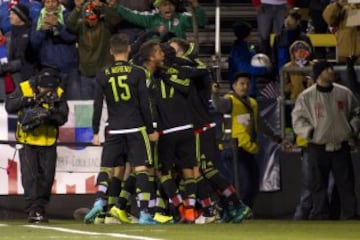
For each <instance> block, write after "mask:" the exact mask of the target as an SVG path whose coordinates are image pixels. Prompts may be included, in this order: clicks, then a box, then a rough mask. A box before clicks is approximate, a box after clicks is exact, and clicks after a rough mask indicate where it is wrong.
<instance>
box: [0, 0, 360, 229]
mask: <svg viewBox="0 0 360 240" xmlns="http://www.w3.org/2000/svg"><path fill="white" fill-rule="evenodd" d="M199 2H200V3H199ZM251 2H252V4H253V6H254V9H255V11H256V13H257V26H256V27H254V28H253V27H252V26H251V25H250V24H249V23H247V22H245V21H236V22H234V24H233V32H234V37H235V41H234V43H233V45H232V49H231V52H230V55H229V58H228V63H229V69H228V71H229V77H228V79H227V80H228V81H229V82H230V88H231V89H230V92H229V93H228V94H226V95H225V96H224V97H222V96H221V97H220V95H219V85H218V83H216V80H215V79H212V77H213V74H212V73H211V66H209V67H208V66H206V64H204V62H203V61H202V60H201V59H200V58H199V56H200V57H201V52H199V46H195V45H194V43H192V42H189V41H187V40H186V32H189V31H192V29H193V24H194V23H196V24H197V25H198V27H199V28H200V29H201V28H203V27H205V26H206V24H207V17H206V15H205V10H204V8H203V7H202V6H201V1H198V0H186V1H185V0H184V1H182V0H144V1H140V0H136V1H135V0H133V1H127V0H106V1H104V0H42V2H40V1H35V0H11V1H5V0H2V1H0V3H1V5H0V79H1V82H0V101H6V104H9V103H12V105H11V106H12V107H11V108H9V109H10V110H11V111H10V110H9V112H18V113H19V116H22V114H23V112H25V109H27V108H33V107H34V108H35V107H37V108H39V107H40V108H42V107H43V108H46V109H49V103H44V102H43V101H41V102H40V101H39V99H42V98H43V97H44V96H41V94H40V92H39V93H38V92H37V87H40V85H41V84H42V83H43V82H42V80H44V79H45V78H43V77H44V76H45V75H46V74H45V75H44V69H46V71H45V72H51V73H54V72H55V73H56V74H55V73H54V74H50V75H49V76H46V77H48V78H56V79H55V80H56V83H57V84H56V88H53V89H58V88H59V89H63V90H64V93H63V94H62V93H61V94H60V93H59V92H57V93H56V94H55V95H57V94H58V95H59V96H60V95H61V96H62V97H61V99H64V100H94V115H93V130H94V138H93V144H94V145H100V142H99V135H98V133H99V122H100V118H101V109H102V102H103V101H104V100H105V101H106V103H107V106H108V113H109V114H108V124H109V125H108V126H107V131H106V133H107V134H106V136H105V144H104V147H103V152H102V157H101V169H100V171H99V173H98V177H97V183H96V186H97V193H96V195H95V201H94V205H93V206H92V208H91V209H90V211H89V212H87V213H86V214H85V215H84V221H85V223H135V222H139V223H140V224H160V223H169V222H182V223H197V224H205V223H212V222H216V221H218V222H226V223H240V222H242V221H243V220H244V219H247V218H251V217H252V210H251V208H252V207H253V205H254V200H255V198H256V195H257V192H258V188H257V185H258V184H259V183H258V180H259V166H257V164H256V161H254V159H253V158H254V155H255V154H256V153H257V152H258V148H259V144H258V142H257V131H258V129H260V125H261V124H260V122H261V121H260V120H261V119H259V118H261V117H260V116H259V113H258V105H257V100H256V98H257V97H258V91H257V85H258V84H257V82H258V79H259V77H261V78H267V79H268V80H269V81H268V82H278V81H280V79H282V78H283V79H282V80H283V81H284V91H285V92H284V95H285V97H286V99H288V100H289V102H291V103H292V104H290V105H287V106H286V108H285V122H286V123H285V127H286V129H287V130H288V129H289V131H292V133H294V134H296V135H297V137H296V141H295V139H281V137H278V136H274V134H270V133H269V134H268V135H270V136H272V137H271V138H272V140H273V141H274V142H276V143H277V144H281V145H282V146H283V147H284V149H289V148H291V147H292V146H291V145H292V144H293V145H297V147H300V148H301V151H302V155H301V156H302V161H301V162H302V175H303V189H302V192H301V197H300V201H299V204H298V206H297V209H296V213H295V216H294V219H304V220H305V219H330V218H334V219H355V218H356V217H357V216H358V215H359V214H360V209H359V210H357V208H356V198H355V193H354V177H353V174H352V165H351V155H350V149H351V147H353V145H354V140H357V138H358V133H359V130H360V105H359V103H358V101H359V100H360V99H358V91H359V90H360V89H359V88H358V83H357V80H356V73H355V74H354V72H355V71H354V65H356V64H358V63H360V58H359V55H360V31H359V25H360V21H358V22H356V21H355V22H350V21H349V20H348V18H349V16H350V12H351V14H357V16H360V14H359V12H360V6H359V4H356V3H348V1H347V0H333V1H331V0H311V1H310V0H302V1H299V0H298V1H297V0H252V1H251ZM239 17H241V16H239ZM304 22H306V23H305V24H304ZM253 30H256V31H257V32H258V41H257V42H258V44H257V47H252V46H250V42H251V41H250V39H251V32H252V31H253ZM272 33H274V36H275V37H274V38H273V39H272V40H271V34H272ZM308 33H320V34H321V33H333V34H335V37H336V40H337V41H336V61H334V62H333V63H330V62H329V61H326V60H323V59H326V58H327V57H328V55H329V54H330V53H329V50H328V49H327V48H325V47H316V48H314V47H313V44H312V42H311V39H310V37H309V36H308V35H307V34H308ZM195 35H196V34H195ZM258 53H264V54H266V55H265V57H266V56H267V57H268V58H269V59H270V61H271V64H269V63H266V64H263V65H261V64H260V65H254V64H253V63H252V60H253V57H254V56H255V55H256V54H258ZM340 64H345V65H346V67H347V73H348V74H347V75H346V76H347V79H346V81H344V80H343V82H344V85H346V87H345V86H343V85H339V84H337V83H335V82H334V81H335V80H336V77H335V72H334V66H335V65H340ZM306 67H308V68H310V69H311V70H312V71H311V73H310V74H309V71H307V72H305V71H302V70H301V69H302V68H304V69H305V68H306ZM293 68H296V69H298V70H297V71H291V69H293ZM289 69H290V70H289ZM283 70H285V71H286V70H289V71H288V72H286V73H285V74H283ZM282 74H283V76H282ZM138 79H139V80H138ZM28 80H31V81H30V82H32V81H33V82H35V84H38V85H35V87H34V88H33V90H32V91H33V92H32V95H31V96H30V98H29V95H26V94H27V92H26V91H25V90H24V89H25V88H24V86H25V85H24V83H25V82H27V81H28ZM140 80H143V81H140ZM340 81H341V79H340ZM46 84H50V85H51V84H52V83H51V81H50V80H49V82H46ZM46 84H45V85H46ZM46 86H47V85H46ZM20 90H21V91H20ZM56 91H58V90H56ZM20 92H21V93H20ZM38 94H39V95H38ZM37 96H39V97H38V99H37ZM211 98H212V100H213V104H214V106H213V107H215V109H216V110H217V111H219V112H222V113H223V114H224V115H223V121H224V122H223V123H224V126H225V127H224V129H223V130H224V135H223V138H222V139H221V144H220V145H219V146H220V147H218V146H217V142H216V134H215V125H216V124H215V123H214V122H213V120H212V117H211V113H210V109H209V100H210V99H211ZM14 99H16V100H14ZM54 101H55V103H56V104H58V102H57V101H56V99H55V100H54V99H51V101H50V103H51V104H54ZM14 102H16V104H15V105H14ZM39 102H40V103H39ZM61 102H62V101H61ZM51 104H50V107H51V106H52V105H51ZM56 104H55V105H56ZM62 104H64V103H63V102H62ZM119 109H120V110H119ZM123 109H124V110H123ZM54 112H55V113H56V110H54V111H52V109H51V111H50V113H49V116H52V115H53V114H55V113H54ZM63 112H66V111H65V110H64V111H63ZM47 117H48V115H47V116H45V117H44V119H43V121H42V122H41V123H39V125H36V124H37V123H32V122H31V124H32V125H31V126H32V127H31V128H29V129H28V128H27V127H26V126H27V125H26V124H25V123H24V122H23V118H21V117H20V118H19V120H18V121H19V125H18V127H19V129H20V130H19V131H21V132H23V133H24V135H23V136H22V138H21V139H20V138H19V136H17V140H18V141H19V142H23V143H24V144H25V145H30V148H31V146H32V145H34V146H44V145H43V142H44V141H45V140H44V138H42V139H40V138H39V139H37V138H36V137H31V141H32V142H31V144H28V142H27V140H26V139H27V138H28V137H29V136H30V135H31V134H33V136H37V135H36V134H42V133H40V132H37V129H38V128H40V127H41V126H42V125H43V124H47V123H49V122H51V121H52V120H51V119H50V117H49V119H48V118H47ZM64 119H65V117H64V116H62V121H60V120H59V121H58V123H57V124H55V125H54V126H55V127H54V129H55V128H57V127H58V126H60V125H62V124H63V123H64V121H63V120H64ZM27 124H28V123H27ZM340 124H341V125H340ZM336 129H337V131H338V132H337V131H335V130H336ZM27 134H28V135H27ZM25 135H26V136H25ZM24 136H25V137H24ZM20 137H21V136H20ZM50 137H51V139H52V140H54V139H56V137H55V136H53V135H51V136H50ZM45 138H46V136H45ZM24 139H25V140H24ZM234 139H236V141H232V140H234ZM45 142H46V141H45ZM52 142H53V141H52ZM45 146H48V147H55V148H56V145H55V143H52V144H50V145H45ZM130 146H136V147H132V148H131V147H130ZM135 148H136V150H134V149H135ZM226 150H228V151H226ZM217 151H223V152H227V156H226V159H227V160H226V159H223V160H224V161H225V160H226V161H228V163H229V165H232V164H233V163H231V161H229V159H234V158H237V159H235V161H237V162H238V164H239V166H238V167H239V171H238V174H240V176H232V174H230V175H231V176H228V175H229V174H225V175H223V174H224V173H222V172H221V171H219V170H218V169H217V168H216V166H215V164H214V161H216V158H217V156H218V155H217V154H216V152H217ZM22 152H29V151H24V150H23V151H22ZM32 156H33V154H29V155H28V156H27V155H26V154H25V153H24V154H22V156H21V157H22V158H23V160H22V161H21V163H23V162H25V160H24V159H31V158H32ZM50 158H54V154H53V151H52V154H51V156H50ZM55 158H56V157H55ZM140 158H141V159H140ZM142 158H144V159H142ZM153 158H154V161H151V160H152V159H153ZM127 161H128V162H129V163H127ZM174 166H175V168H174ZM233 167H234V168H235V166H233ZM228 168H230V169H231V167H229V166H228ZM23 169H24V170H23ZM21 170H22V171H26V172H22V174H23V175H25V176H29V175H31V174H29V171H36V172H34V174H35V175H36V176H37V178H36V179H31V181H34V182H36V183H34V184H39V185H41V183H42V182H41V181H44V180H43V178H42V177H41V175H42V174H43V173H42V172H41V170H34V169H25V168H23V167H22V168H21ZM35 175H34V176H35ZM236 177H237V178H238V179H235V178H236ZM51 179H53V177H50V178H47V179H46V181H47V182H49V180H51ZM22 180H23V183H22V184H23V186H24V188H25V187H26V193H27V195H26V197H27V200H29V199H30V204H32V202H31V197H35V198H38V199H40V200H39V201H40V202H41V206H40V208H41V209H40V210H39V211H38V209H37V207H36V206H35V205H36V204H37V201H34V202H35V203H33V205H34V206H35V207H34V206H33V207H30V208H29V206H27V209H26V211H27V213H28V214H29V219H28V220H29V221H30V222H47V221H48V219H47V217H46V212H45V207H46V204H47V203H48V201H49V194H50V193H49V187H48V188H47V190H46V193H45V194H44V196H41V194H40V196H38V195H37V193H33V192H32V191H30V190H31V187H30V186H29V183H28V182H25V181H27V180H26V177H24V178H22ZM239 180H240V182H241V184H240V185H238V184H237V183H238V181H239ZM47 185H48V186H49V183H48V184H47ZM234 186H236V187H237V188H240V189H236V188H235V187H234ZM328 188H331V190H332V195H333V196H335V197H328V195H329V193H328ZM44 191H45V190H44ZM238 193H241V194H238ZM336 196H337V197H336ZM133 198H135V199H136V200H137V206H138V208H139V209H140V214H139V219H138V220H137V219H136V218H135V217H134V216H133V215H132V214H133V211H132V210H131V202H132V201H131V200H132V199H133ZM329 199H333V200H334V201H332V202H331V204H332V205H331V206H332V207H331V208H330V202H329ZM334 206H335V207H334ZM359 208H360V207H359ZM334 209H339V211H338V212H337V213H335V214H334V213H333V212H334V211H333V210H334ZM35 210H36V211H35Z"/></svg>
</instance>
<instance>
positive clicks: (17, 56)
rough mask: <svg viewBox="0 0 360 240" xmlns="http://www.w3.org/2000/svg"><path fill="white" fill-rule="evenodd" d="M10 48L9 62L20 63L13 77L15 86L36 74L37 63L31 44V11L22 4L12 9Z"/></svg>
mask: <svg viewBox="0 0 360 240" xmlns="http://www.w3.org/2000/svg"><path fill="white" fill-rule="evenodd" d="M10 23H11V32H10V39H11V41H10V46H9V52H8V59H9V62H11V61H20V63H21V64H20V68H18V69H16V70H17V71H16V73H14V74H13V75H12V77H13V78H14V81H15V84H16V85H17V86H18V85H19V84H20V82H22V81H24V80H25V79H29V78H30V76H32V75H33V74H34V72H35V67H36V63H37V57H36V55H37V54H36V53H35V51H34V50H33V48H32V47H31V44H30V34H31V21H30V15H29V9H28V7H27V6H26V5H23V4H21V3H19V4H16V5H14V6H12V8H11V9H10Z"/></svg>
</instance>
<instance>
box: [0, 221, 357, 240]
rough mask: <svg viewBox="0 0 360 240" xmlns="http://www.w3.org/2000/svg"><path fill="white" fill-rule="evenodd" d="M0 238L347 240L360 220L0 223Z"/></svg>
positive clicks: (354, 231)
mask: <svg viewBox="0 0 360 240" xmlns="http://www.w3.org/2000/svg"><path fill="white" fill-rule="evenodd" d="M0 233H1V235H0V239H1V240H4V239H9V240H10V239H11V240H13V239H24V240H25V239H26V240H42V239H60V240H61V239H64V240H67V239H74V240H75V239H94V240H97V239H109V240H111V239H124V240H127V239H137V240H265V239H266V240H311V239H314V240H332V239H333V240H345V239H346V240H348V239H354V240H355V239H356V240H359V239H360V221H291V220H248V221H245V222H243V223H241V224H207V225H184V224H173V225H147V226H144V225H138V224H134V225H125V224H121V225H85V224H83V223H82V222H79V221H67V220H52V221H51V222H50V223H49V224H27V223H26V222H25V220H21V221H20V220H8V221H3V220H2V221H0Z"/></svg>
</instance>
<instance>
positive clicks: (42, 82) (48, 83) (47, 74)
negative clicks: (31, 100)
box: [36, 67, 61, 89]
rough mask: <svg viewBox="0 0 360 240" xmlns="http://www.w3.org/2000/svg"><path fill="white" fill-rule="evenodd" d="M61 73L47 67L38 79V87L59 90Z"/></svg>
mask: <svg viewBox="0 0 360 240" xmlns="http://www.w3.org/2000/svg"><path fill="white" fill-rule="evenodd" d="M60 82H61V78H60V72H59V70H58V69H56V68H52V67H45V68H43V69H42V70H41V71H40V73H39V74H38V76H37V77H36V86H38V87H46V88H53V89H55V88H57V87H58V86H59V85H60Z"/></svg>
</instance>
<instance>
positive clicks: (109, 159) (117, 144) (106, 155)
mask: <svg viewBox="0 0 360 240" xmlns="http://www.w3.org/2000/svg"><path fill="white" fill-rule="evenodd" d="M126 150H127V146H126V141H124V138H123V137H121V136H120V135H107V136H106V138H105V142H104V146H103V149H102V153H101V167H109V168H112V167H118V166H125V162H126V159H127V153H126Z"/></svg>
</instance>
